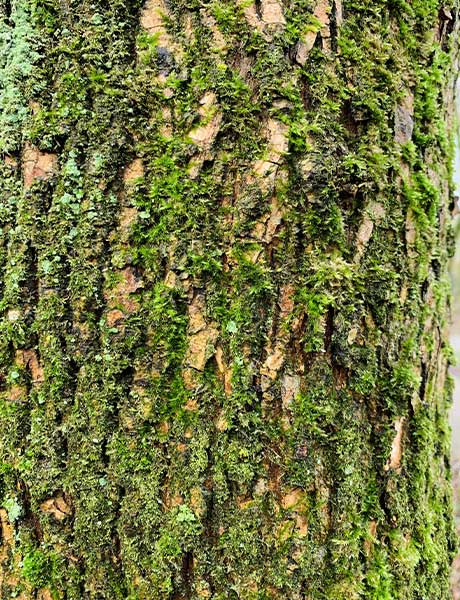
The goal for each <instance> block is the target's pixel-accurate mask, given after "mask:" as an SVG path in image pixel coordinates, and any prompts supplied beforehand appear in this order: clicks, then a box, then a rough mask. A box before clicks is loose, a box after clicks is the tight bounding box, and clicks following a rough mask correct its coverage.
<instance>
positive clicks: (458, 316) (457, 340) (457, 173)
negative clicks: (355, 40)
mask: <svg viewBox="0 0 460 600" xmlns="http://www.w3.org/2000/svg"><path fill="white" fill-rule="evenodd" d="M457 87H460V86H457ZM457 99H458V100H457V122H458V121H460V119H459V115H460V93H459V89H457ZM456 137H457V145H456V152H455V164H454V181H455V189H456V192H455V193H456V195H457V196H460V152H459V144H458V141H459V128H458V125H457V136H456ZM457 204H458V203H457ZM457 210H458V209H457ZM454 226H455V230H456V234H457V235H456V238H457V249H456V252H455V256H454V258H453V260H452V264H451V275H452V328H451V335H450V337H451V344H452V349H453V351H454V354H455V359H456V364H455V366H453V367H451V374H452V376H453V378H454V382H455V388H454V402H453V405H452V410H451V416H450V421H451V426H452V479H453V485H454V506H455V522H456V525H457V531H458V532H459V534H460V215H457V216H456V217H455V222H454ZM452 589H453V594H452V595H453V599H454V600H460V554H458V555H457V558H456V559H455V561H454V569H453V574H452Z"/></svg>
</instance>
